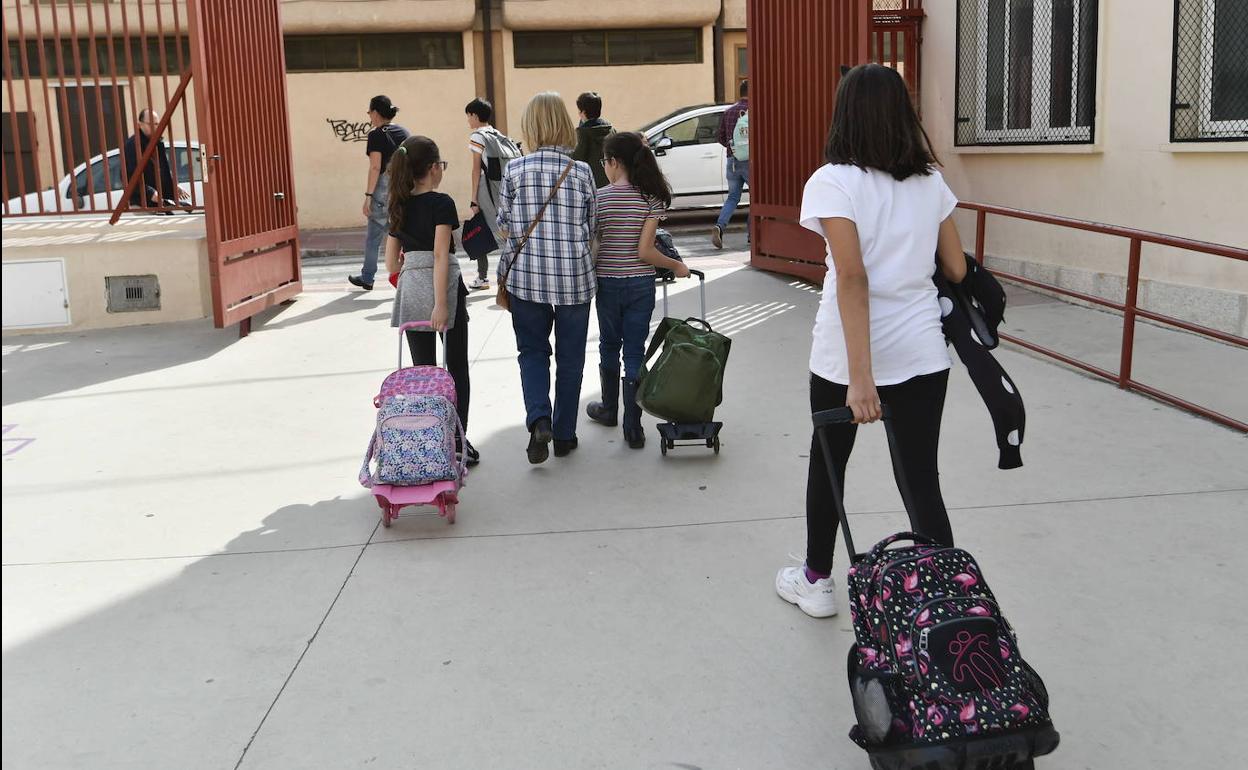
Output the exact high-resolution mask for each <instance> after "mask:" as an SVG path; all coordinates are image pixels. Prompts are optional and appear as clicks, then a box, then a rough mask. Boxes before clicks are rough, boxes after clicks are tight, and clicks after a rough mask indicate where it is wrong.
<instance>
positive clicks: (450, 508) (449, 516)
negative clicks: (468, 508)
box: [446, 503, 455, 524]
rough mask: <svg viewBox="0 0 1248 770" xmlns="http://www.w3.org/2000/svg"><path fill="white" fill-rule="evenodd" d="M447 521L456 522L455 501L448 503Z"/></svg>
mask: <svg viewBox="0 0 1248 770" xmlns="http://www.w3.org/2000/svg"><path fill="white" fill-rule="evenodd" d="M446 523H447V524H454V523H455V503H447V506H446Z"/></svg>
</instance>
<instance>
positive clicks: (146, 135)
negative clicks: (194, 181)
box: [122, 107, 191, 214]
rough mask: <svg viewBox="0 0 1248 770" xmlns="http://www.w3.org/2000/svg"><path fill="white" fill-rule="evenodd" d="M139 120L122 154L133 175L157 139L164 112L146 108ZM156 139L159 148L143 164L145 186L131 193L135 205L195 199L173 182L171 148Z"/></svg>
mask: <svg viewBox="0 0 1248 770" xmlns="http://www.w3.org/2000/svg"><path fill="white" fill-rule="evenodd" d="M137 123H138V128H137V129H136V130H135V132H134V135H133V136H131V137H129V138H127V139H126V143H125V145H124V146H123V147H122V154H123V155H124V156H125V164H126V167H125V171H126V174H128V175H131V176H133V175H134V171H135V169H136V168H138V166H139V160H140V159H141V158H142V157H143V153H145V152H147V148H148V146H149V145H150V144H151V143H152V141H153V139H152V135H153V134H154V133H155V132H156V128H157V126H159V125H160V113H159V112H157V111H156V110H153V109H152V108H151V107H145V108H143V109H142V110H140V111H139V116H138V121H137ZM155 142H156V149H155V151H154V152H153V153H152V157H151V159H150V160H149V161H148V162H147V165H146V166H144V167H143V185H142V187H141V188H140V187H135V188H134V192H133V193H131V194H130V205H131V206H142V207H143V208H147V207H148V206H163V205H165V201H173V200H175V199H176V200H180V201H189V200H190V199H191V196H190V193H188V192H187V191H186V190H183V189H182V188H181V187H179V186H177V185H175V184H174V183H173V170H172V168H171V167H170V165H169V151H168V149H166V147H165V142H164V140H163V139H162V138H161V137H159V136H157V137H156V138H155ZM186 181H188V182H189V181H191V180H189V179H188V180H186ZM168 213H170V214H172V213H173V212H168Z"/></svg>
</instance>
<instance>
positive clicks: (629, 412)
mask: <svg viewBox="0 0 1248 770" xmlns="http://www.w3.org/2000/svg"><path fill="white" fill-rule="evenodd" d="M623 387H624V441H625V443H627V444H628V448H629V449H644V448H645V446H646V432H645V430H643V429H642V427H641V407H640V406H638V404H637V381H636V380H624V382H623Z"/></svg>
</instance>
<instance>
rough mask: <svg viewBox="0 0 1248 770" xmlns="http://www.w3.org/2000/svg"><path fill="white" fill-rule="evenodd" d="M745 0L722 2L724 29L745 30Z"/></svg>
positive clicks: (726, 0) (725, 0)
mask: <svg viewBox="0 0 1248 770" xmlns="http://www.w3.org/2000/svg"><path fill="white" fill-rule="evenodd" d="M747 15H748V14H747V13H746V0H724V29H745V20H746V16H747Z"/></svg>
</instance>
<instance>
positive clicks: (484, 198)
mask: <svg viewBox="0 0 1248 770" xmlns="http://www.w3.org/2000/svg"><path fill="white" fill-rule="evenodd" d="M464 114H465V115H467V116H468V127H469V128H470V129H472V133H471V134H469V135H468V149H469V150H471V151H472V153H473V162H472V172H471V173H472V186H471V187H469V188H468V189H470V190H472V203H471V204H470V205H471V207H472V211H473V213H474V214H475V213H476V212H478V211H480V212H481V213H482V214H483V216H484V217H485V221H486V222H487V223H489V225H490V230H491V231H492V232H493V234H494V242H495V243H500V244H501V243H502V242H503V237H502V233H501V232H499V229H498V187H499V184H500V183H501V182H502V179H503V169H504V168H506V166H507V164H508V163H509V162H510V161H511V160H513V159H514V158H518V157H520V146H519V145H518V144H516V143H515V142H514V141H512V139H511V137H509V136H507V135H506V134H504V133H502V132H501V131H499V130H498V129H496V128H494V126H492V125H490V120H491V119H492V118H493V117H494V105H492V104H490V102H489V100H488V99H482V98H480V97H478V98H476V99H473V100H472V101H470V102H468V106H466V107H464ZM468 286H469V288H470V289H472V290H473V291H476V290H477V289H488V288H490V255H489V254H483V255H481V256H480V257H477V277H476V278H474V279H473V281H472V283H470V284H469V285H468Z"/></svg>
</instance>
